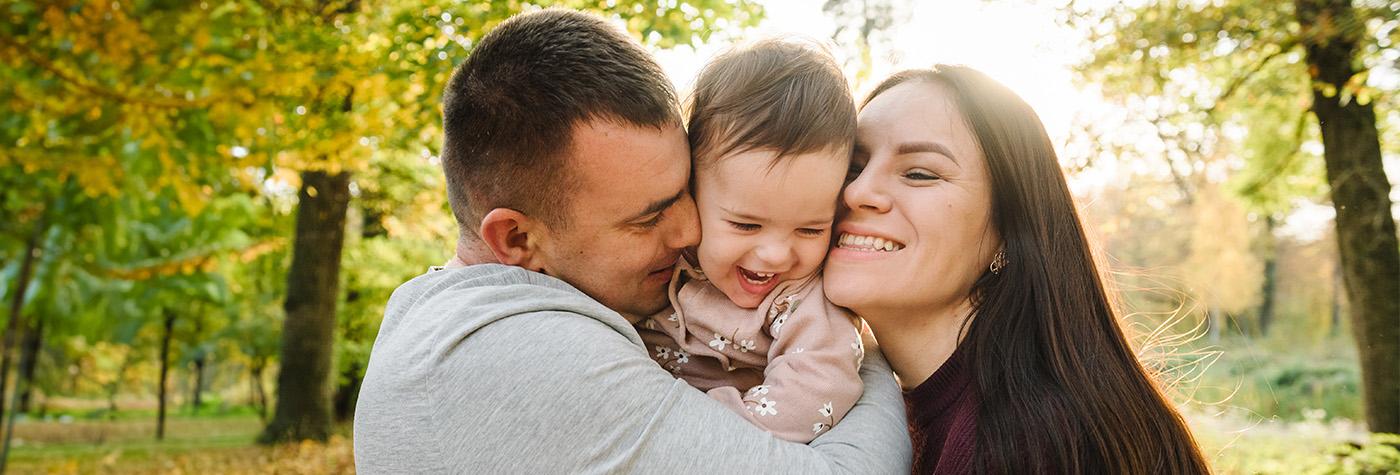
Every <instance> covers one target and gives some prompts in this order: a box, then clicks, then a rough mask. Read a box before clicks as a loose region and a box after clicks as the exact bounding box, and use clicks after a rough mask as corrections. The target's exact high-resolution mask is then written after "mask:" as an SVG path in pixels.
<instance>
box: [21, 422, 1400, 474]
mask: <svg viewBox="0 0 1400 475" xmlns="http://www.w3.org/2000/svg"><path fill="white" fill-rule="evenodd" d="M1186 416H1187V419H1188V422H1189V423H1190V424H1191V426H1192V430H1193V432H1194V433H1195V435H1196V437H1197V440H1198V441H1199V442H1200V444H1201V447H1202V451H1203V452H1204V453H1205V455H1206V457H1207V458H1208V459H1209V460H1210V461H1211V464H1212V466H1213V467H1214V469H1215V472H1216V473H1217V474H1222V475H1232V474H1317V475H1323V474H1327V475H1330V474H1381V475H1400V437H1397V436H1385V435H1379V434H1368V433H1367V432H1366V431H1365V428H1364V427H1363V426H1362V425H1361V424H1359V423H1356V422H1353V421H1350V420H1347V419H1342V418H1325V417H1323V415H1322V414H1321V412H1320V411H1314V412H1311V413H1309V414H1308V415H1307V416H1305V418H1304V420H1301V421H1291V420H1284V419H1282V418H1277V417H1275V418H1270V419H1261V418H1260V417H1258V416H1257V415H1256V414H1254V413H1253V412H1251V411H1248V410H1245V409H1241V408H1218V407H1197V408H1196V409H1191V410H1188V412H1187V414H1186ZM169 424H170V425H169V427H168V430H169V432H168V433H167V438H166V440H164V441H160V442H157V441H155V440H154V435H153V434H154V423H153V422H150V421H137V420H130V419H125V418H118V419H117V420H115V421H83V422H70V423H61V422H54V421H48V422H44V421H32V422H26V423H22V424H19V425H18V426H17V427H16V431H15V438H16V441H17V442H19V441H22V443H17V444H16V446H15V447H14V449H13V450H12V452H11V454H10V463H9V469H10V470H11V472H12V473H35V474H40V473H42V474H89V473H93V474H127V473H161V474H187V473H231V474H242V473H247V474H254V473H279V474H322V473H335V474H340V473H354V454H353V452H354V450H353V447H352V444H351V442H350V440H349V438H348V434H342V435H337V436H335V437H333V438H332V439H331V440H330V441H328V442H326V443H314V442H305V443H299V444H285V445H279V446H271V447H268V446H260V445H257V444H256V443H254V439H255V438H256V436H257V434H258V432H259V431H260V430H261V428H262V423H261V422H260V420H259V419H258V418H257V417H256V416H236V417H235V416H225V417H219V416H215V415H213V414H208V415H205V416H201V417H188V416H186V417H177V418H174V419H172V420H171V421H169ZM342 430H343V429H342Z"/></svg>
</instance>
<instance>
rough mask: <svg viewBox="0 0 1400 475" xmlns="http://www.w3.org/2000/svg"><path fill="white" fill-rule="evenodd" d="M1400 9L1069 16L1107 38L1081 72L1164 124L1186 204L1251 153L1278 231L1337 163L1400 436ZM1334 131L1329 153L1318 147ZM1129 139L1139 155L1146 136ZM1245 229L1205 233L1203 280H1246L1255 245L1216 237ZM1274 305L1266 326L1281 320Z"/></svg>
mask: <svg viewBox="0 0 1400 475" xmlns="http://www.w3.org/2000/svg"><path fill="white" fill-rule="evenodd" d="M1398 9H1400V7H1397V6H1396V5H1395V4H1393V3H1388V2H1367V1H1364V0H1362V1H1359V2H1357V4H1353V2H1352V1H1351V0H1295V1H1294V2H1250V1H1224V2H1177V1H1149V2H1136V3H1132V4H1118V5H1113V6H1110V7H1108V8H1090V7H1082V8H1077V7H1076V6H1075V5H1073V3H1071V5H1070V6H1069V7H1068V8H1067V15H1066V18H1065V20H1066V22H1067V23H1068V24H1070V25H1073V26H1075V27H1077V28H1081V29H1082V30H1084V31H1086V32H1088V37H1089V41H1090V43H1091V44H1092V45H1093V54H1092V56H1091V57H1090V58H1088V59H1087V60H1086V61H1085V62H1084V63H1083V64H1082V65H1081V66H1080V67H1079V73H1080V74H1081V75H1082V76H1083V78H1084V79H1085V81H1088V82H1093V83H1096V84H1099V85H1101V87H1102V90H1103V92H1104V94H1105V96H1106V97H1109V98H1112V99H1116V100H1118V101H1120V102H1121V103H1123V104H1125V106H1126V107H1127V108H1128V109H1130V110H1132V111H1134V112H1135V113H1136V114H1138V115H1139V117H1140V120H1141V121H1142V122H1144V123H1145V124H1146V125H1147V127H1148V128H1149V129H1150V130H1152V131H1153V132H1155V134H1156V135H1157V136H1158V138H1159V140H1160V142H1161V145H1162V149H1163V150H1164V153H1163V154H1162V156H1163V157H1164V158H1165V163H1162V164H1161V166H1162V167H1164V168H1165V169H1166V170H1167V171H1168V173H1169V174H1170V175H1171V177H1172V178H1173V179H1174V181H1175V183H1176V185H1177V188H1178V192H1179V196H1180V198H1181V200H1182V203H1183V204H1184V205H1185V206H1190V205H1191V203H1192V202H1193V201H1194V200H1196V199H1198V196H1197V195H1198V194H1199V193H1198V190H1199V189H1201V188H1202V187H1203V186H1209V185H1208V184H1206V182H1209V181H1210V175H1211V174H1212V172H1214V174H1215V175H1221V174H1222V173H1220V172H1221V171H1223V170H1224V169H1228V168H1230V167H1232V166H1235V165H1236V164H1238V163H1239V162H1243V163H1244V165H1243V168H1244V170H1245V172H1244V173H1242V174H1240V177H1239V178H1237V181H1236V182H1235V183H1234V187H1235V189H1236V192H1237V193H1238V194H1239V195H1240V196H1242V197H1243V198H1244V199H1245V201H1246V202H1247V203H1249V204H1250V205H1251V206H1252V207H1253V208H1254V210H1255V212H1256V213H1261V214H1264V215H1266V216H1268V218H1266V219H1265V222H1266V225H1265V228H1266V229H1265V231H1264V232H1265V233H1266V234H1272V233H1273V229H1272V223H1274V222H1276V221H1275V218H1274V215H1276V214H1278V213H1279V212H1280V211H1282V210H1283V207H1284V206H1286V205H1287V204H1288V202H1289V201H1291V200H1292V199H1293V198H1295V197H1297V196H1300V195H1303V196H1306V195H1307V194H1308V193H1309V192H1311V191H1312V190H1314V189H1315V186H1316V185H1314V180H1315V178H1313V177H1315V176H1316V175H1313V176H1312V177H1310V176H1309V175H1310V174H1316V173H1318V171H1320V170H1321V171H1325V180H1326V190H1327V192H1328V197H1329V198H1330V201H1331V203H1332V206H1333V208H1334V209H1335V210H1336V237H1337V240H1336V242H1337V245H1338V249H1339V251H1340V257H1341V259H1340V269H1341V272H1340V274H1341V276H1342V281H1343V282H1344V284H1345V289H1346V295H1347V301H1348V302H1349V303H1350V310H1351V312H1350V313H1351V328H1352V334H1353V337H1354V338H1355V340H1356V344H1357V349H1358V351H1359V354H1360V363H1361V373H1362V382H1363V388H1364V390H1363V393H1364V397H1365V401H1366V404H1365V408H1366V410H1365V413H1366V420H1367V422H1368V423H1369V425H1370V427H1371V430H1374V431H1378V432H1400V377H1397V375H1400V358H1396V355H1400V243H1397V240H1396V233H1395V220H1394V218H1393V216H1392V213H1393V211H1392V202H1391V199H1390V190H1391V183H1390V181H1389V179H1388V178H1387V176H1386V172H1385V169H1384V167H1383V164H1382V159H1381V154H1382V151H1381V144H1380V138H1379V137H1380V132H1379V127H1378V123H1377V119H1376V113H1375V108H1376V104H1377V102H1381V103H1384V104H1386V108H1387V109H1389V110H1394V108H1395V107H1394V106H1395V105H1396V104H1397V101H1396V98H1395V94H1394V91H1381V90H1377V89H1376V88H1375V87H1372V86H1370V85H1368V82H1367V77H1368V74H1369V73H1370V71H1372V70H1375V69H1377V68H1381V69H1387V70H1389V71H1390V72H1391V73H1393V72H1394V71H1395V70H1396V65H1395V62H1394V56H1395V53H1394V52H1395V51H1396V50H1395V48H1396V46H1395V44H1394V42H1395V40H1396V38H1397V29H1396V23H1397V20H1396V19H1397V14H1400V12H1397V10H1398ZM1108 127H1112V126H1108ZM1109 134H1110V131H1107V130H1102V129H1100V130H1098V131H1097V133H1092V134H1090V135H1091V136H1095V137H1103V136H1104V135H1109ZM1232 136H1242V137H1240V138H1239V139H1237V140H1231V138H1232ZM1319 137H1320V140H1321V147H1320V150H1317V149H1309V147H1308V146H1307V145H1308V143H1309V141H1316V140H1317V139H1318V138H1319ZM1095 141H1096V142H1098V143H1099V144H1101V145H1105V146H1108V147H1113V146H1114V145H1115V142H1114V141H1112V140H1104V139H1102V138H1099V139H1095ZM1116 145H1118V147H1119V150H1117V151H1116V152H1119V153H1123V152H1125V151H1124V150H1122V149H1123V148H1126V147H1131V146H1133V145H1135V144H1130V143H1117V144H1116ZM1319 165H1322V166H1319ZM1215 209H1217V210H1218V209H1219V208H1218V207H1216V208H1215ZM1217 224H1219V223H1217ZM1243 231H1244V230H1243V229H1241V228H1239V227H1238V226H1223V227H1222V226H1213V227H1212V228H1210V230H1209V231H1208V232H1209V233H1213V235H1214V236H1215V237H1214V238H1209V236H1208V235H1201V236H1198V239H1196V240H1193V241H1192V243H1193V244H1192V245H1193V252H1194V253H1195V254H1197V255H1201V256H1203V257H1207V259H1206V260H1196V261H1194V262H1192V263H1191V264H1188V266H1187V267H1188V268H1189V272H1193V273H1195V274H1197V275H1199V276H1200V277H1202V278H1198V279H1196V280H1195V283H1196V285H1198V286H1204V285H1216V286H1218V285H1222V284H1224V285H1239V284H1240V281H1239V279H1234V278H1230V276H1226V275H1221V274H1220V271H1221V270H1223V269H1228V268H1239V267H1241V266H1238V265H1229V264H1230V263H1228V262H1222V261H1220V259H1229V258H1231V256H1238V255H1239V254H1238V253H1234V252H1225V251H1224V250H1223V249H1215V247H1218V246H1219V245H1222V244H1225V241H1228V240H1232V239H1238V238H1241V237H1242V236H1241V234H1242V232H1243ZM1270 237H1272V236H1270ZM1206 239H1209V242H1203V241H1205V240H1206ZM1236 247H1238V246H1236ZM1265 247H1272V246H1268V245H1266V246H1265ZM1265 252H1266V253H1267V257H1266V258H1265V262H1264V263H1263V267H1264V269H1266V270H1267V269H1275V268H1276V267H1275V266H1276V265H1277V263H1276V259H1277V257H1276V256H1277V254H1276V250H1273V249H1265ZM1275 272H1276V271H1273V270H1270V271H1268V272H1266V273H1264V277H1265V279H1264V281H1263V286H1262V289H1261V290H1263V291H1264V295H1263V296H1262V300H1260V302H1262V305H1266V306H1269V305H1272V302H1273V301H1274V300H1273V299H1274V295H1273V294H1274V292H1275V289H1276V286H1275V285H1274V281H1273V280H1271V279H1272V278H1273V277H1272V276H1273V275H1275ZM1213 294H1215V292H1213ZM1235 303H1239V302H1235ZM1209 307H1210V309H1211V311H1212V312H1214V311H1216V310H1217V309H1221V308H1227V307H1234V308H1235V309H1239V308H1240V307H1239V306H1238V305H1224V306H1222V305H1220V302H1210V305H1209ZM1266 308H1267V309H1268V310H1267V311H1264V312H1261V318H1262V320H1261V321H1260V322H1259V325H1258V327H1259V328H1260V329H1266V328H1267V327H1268V322H1269V320H1268V318H1269V316H1270V315H1272V310H1271V308H1272V307H1266Z"/></svg>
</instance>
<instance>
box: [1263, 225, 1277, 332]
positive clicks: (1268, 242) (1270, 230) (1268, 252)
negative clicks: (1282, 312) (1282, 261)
mask: <svg viewBox="0 0 1400 475" xmlns="http://www.w3.org/2000/svg"><path fill="white" fill-rule="evenodd" d="M1277 226H1278V221H1277V220H1275V219H1274V217H1273V215H1268V216H1265V217H1264V236H1263V237H1264V246H1263V248H1264V249H1263V251H1264V284H1263V288H1262V289H1260V291H1259V293H1261V294H1263V295H1261V296H1260V298H1259V336H1261V337H1262V336H1268V335H1269V325H1271V324H1273V321H1274V291H1275V289H1276V288H1277V287H1278V238H1276V237H1274V228H1276V227H1277Z"/></svg>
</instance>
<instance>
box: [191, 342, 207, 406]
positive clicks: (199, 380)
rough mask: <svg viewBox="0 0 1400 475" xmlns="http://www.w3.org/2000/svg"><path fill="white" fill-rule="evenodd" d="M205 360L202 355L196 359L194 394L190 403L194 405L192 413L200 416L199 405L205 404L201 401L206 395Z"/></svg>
mask: <svg viewBox="0 0 1400 475" xmlns="http://www.w3.org/2000/svg"><path fill="white" fill-rule="evenodd" d="M204 360H205V358H204V355H202V354H201V355H199V357H197V358H195V359H194V391H193V392H194V394H193V396H192V397H191V398H190V401H191V402H192V403H193V404H194V410H193V411H192V412H193V413H195V414H199V405H200V404H202V403H203V402H204V401H203V400H202V399H201V396H203V395H204Z"/></svg>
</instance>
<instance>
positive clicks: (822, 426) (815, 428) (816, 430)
mask: <svg viewBox="0 0 1400 475" xmlns="http://www.w3.org/2000/svg"><path fill="white" fill-rule="evenodd" d="M830 427H831V426H828V425H826V423H825V422H818V423H816V424H812V433H813V434H820V433H822V431H824V430H827V429H829V428H830Z"/></svg>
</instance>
